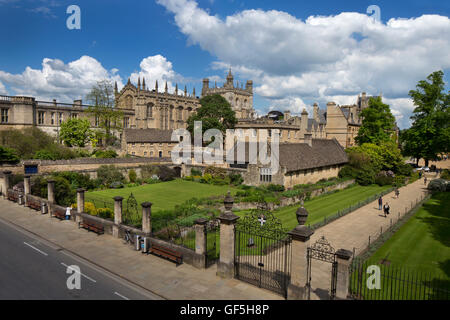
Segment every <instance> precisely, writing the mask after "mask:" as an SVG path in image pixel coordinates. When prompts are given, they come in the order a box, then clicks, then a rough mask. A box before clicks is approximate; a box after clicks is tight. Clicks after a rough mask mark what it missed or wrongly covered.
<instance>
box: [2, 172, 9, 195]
mask: <svg viewBox="0 0 450 320" xmlns="http://www.w3.org/2000/svg"><path fill="white" fill-rule="evenodd" d="M10 183H11V171H9V170H5V171H3V186H2V187H3V188H2V194H3V199H6V198H7V197H8V189H9V187H10Z"/></svg>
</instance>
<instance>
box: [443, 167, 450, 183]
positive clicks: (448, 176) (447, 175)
mask: <svg viewBox="0 0 450 320" xmlns="http://www.w3.org/2000/svg"><path fill="white" fill-rule="evenodd" d="M441 179H445V180H450V170H449V169H444V170H442V173H441Z"/></svg>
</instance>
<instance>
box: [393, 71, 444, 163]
mask: <svg viewBox="0 0 450 320" xmlns="http://www.w3.org/2000/svg"><path fill="white" fill-rule="evenodd" d="M443 78H444V72H442V71H435V72H433V73H432V74H430V75H429V76H428V77H427V80H421V81H419V82H418V84H417V85H416V90H411V91H410V92H409V95H410V96H411V98H412V100H413V102H414V105H415V106H416V107H415V109H414V111H413V115H412V117H411V120H413V124H412V126H411V128H409V129H408V130H406V132H405V133H404V134H402V142H403V152H404V154H405V155H411V156H414V157H416V159H419V158H423V159H424V160H425V166H428V162H429V161H430V160H435V159H437V157H438V155H439V153H444V152H445V153H446V152H449V151H450V110H449V102H450V92H447V93H445V91H444V89H445V83H444V80H443Z"/></svg>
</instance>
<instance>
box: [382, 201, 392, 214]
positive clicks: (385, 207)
mask: <svg viewBox="0 0 450 320" xmlns="http://www.w3.org/2000/svg"><path fill="white" fill-rule="evenodd" d="M383 209H384V217H385V218H386V217H387V216H388V215H389V210H390V209H391V208H390V207H389V203H387V202H386V204H385V205H384V206H383Z"/></svg>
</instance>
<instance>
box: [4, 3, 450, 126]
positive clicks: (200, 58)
mask: <svg viewBox="0 0 450 320" xmlns="http://www.w3.org/2000/svg"><path fill="white" fill-rule="evenodd" d="M71 4H76V5H78V6H79V7H80V9H81V30H69V29H67V27H66V19H67V18H68V17H69V14H67V13H66V9H67V7H68V6H69V5H71ZM370 5H377V6H378V7H379V8H380V16H381V22H374V21H371V19H372V20H373V18H370V17H368V16H369V15H371V14H369V15H368V14H367V13H366V9H367V7H369V6H370ZM449 12H450V2H449V1H436V0H433V1H418V0H414V1H320V0H316V1H267V0H262V1H261V0H259V1H238V0H222V1H219V0H197V1H194V0H156V1H153V0H148V1H144V0H134V1H133V0H130V1H118V0H98V1H93V0H91V1H64V0H63V1H52V0H0V38H1V39H2V41H1V45H0V46H1V47H0V49H1V50H0V94H10V95H13V94H20V95H32V96H37V97H38V98H40V99H53V98H57V99H58V100H60V101H64V102H70V101H71V100H73V99H78V98H83V97H84V96H85V94H86V93H87V91H88V90H89V87H90V86H92V84H93V83H95V81H97V80H100V79H101V78H110V79H112V80H115V81H118V83H119V87H120V86H121V85H123V84H125V83H126V81H127V79H128V78H129V77H131V79H132V81H136V79H137V77H138V76H145V77H146V81H147V85H149V86H153V85H154V82H155V80H157V79H158V80H159V81H168V82H169V87H170V88H171V89H173V88H174V86H175V83H178V84H179V87H181V88H184V86H185V85H186V86H187V87H188V91H189V92H191V91H192V88H193V87H194V86H195V88H196V90H197V93H199V92H200V91H201V79H202V78H203V77H210V78H211V80H212V83H213V82H214V81H218V84H220V85H221V83H222V82H223V78H224V77H225V74H226V70H227V69H228V67H230V66H231V67H232V69H233V73H234V74H235V79H237V80H239V81H241V82H244V81H245V80H247V79H252V80H253V81H254V87H255V98H254V105H255V108H256V109H257V110H258V111H259V113H260V114H262V113H264V112H267V111H268V110H269V109H280V110H286V109H290V110H291V111H292V112H294V113H296V112H301V110H302V109H303V108H306V109H307V110H310V106H311V105H312V103H313V102H316V101H317V102H318V103H319V105H320V107H322V108H325V106H326V102H327V101H336V102H337V103H339V104H346V103H353V102H354V101H355V99H356V96H357V94H358V93H359V92H361V91H367V93H368V94H378V93H380V92H381V93H382V94H383V97H384V98H385V101H387V103H389V104H390V105H391V107H392V109H393V112H394V115H395V116H396V117H397V120H398V122H399V125H400V127H407V126H408V125H409V120H408V118H409V115H410V113H411V110H412V108H413V106H412V103H411V101H410V100H409V99H408V91H409V90H410V89H413V88H414V86H415V84H416V83H417V81H418V80H421V79H424V78H425V77H426V76H427V75H428V74H430V73H431V72H433V71H435V70H439V69H443V70H444V71H445V72H446V80H447V81H448V78H449V76H448V71H449V69H450V55H449V54H450V53H449V52H450V21H449V19H448V15H449ZM44 59H45V60H44ZM161 87H162V86H161V85H160V88H161Z"/></svg>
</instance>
